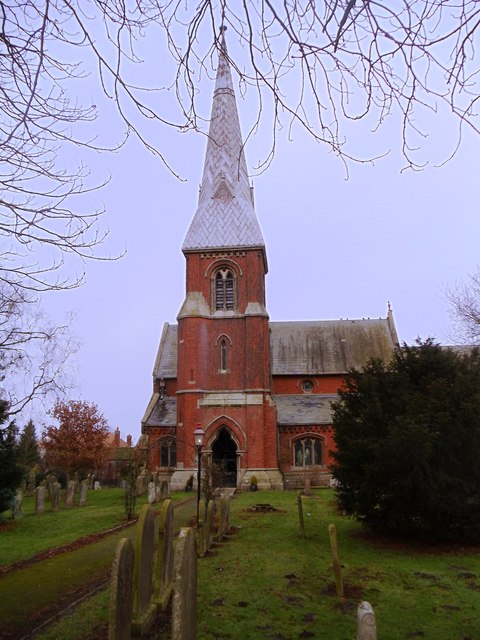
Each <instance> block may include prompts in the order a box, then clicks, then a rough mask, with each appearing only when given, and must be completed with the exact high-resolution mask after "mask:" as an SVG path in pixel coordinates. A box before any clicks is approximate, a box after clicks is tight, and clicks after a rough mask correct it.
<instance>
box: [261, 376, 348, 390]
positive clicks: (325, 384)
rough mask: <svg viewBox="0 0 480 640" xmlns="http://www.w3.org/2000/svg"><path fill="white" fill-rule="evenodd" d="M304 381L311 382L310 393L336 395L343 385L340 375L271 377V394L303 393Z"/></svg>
mask: <svg viewBox="0 0 480 640" xmlns="http://www.w3.org/2000/svg"><path fill="white" fill-rule="evenodd" d="M304 380H311V381H312V382H313V385H314V386H313V390H312V393H331V394H334V393H337V391H338V389H339V388H340V387H341V386H342V384H343V376H341V375H325V376H308V375H305V376H298V375H295V376H278V375H277V376H273V380H272V393H274V394H277V393H278V394H287V393H303V392H302V389H301V384H302V382H303V381H304Z"/></svg>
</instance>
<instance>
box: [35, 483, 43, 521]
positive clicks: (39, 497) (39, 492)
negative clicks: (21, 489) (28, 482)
mask: <svg viewBox="0 0 480 640" xmlns="http://www.w3.org/2000/svg"><path fill="white" fill-rule="evenodd" d="M45 491H46V489H45V487H44V486H43V485H40V486H39V487H37V488H36V489H35V513H36V514H37V515H40V514H41V513H43V511H44V509H45Z"/></svg>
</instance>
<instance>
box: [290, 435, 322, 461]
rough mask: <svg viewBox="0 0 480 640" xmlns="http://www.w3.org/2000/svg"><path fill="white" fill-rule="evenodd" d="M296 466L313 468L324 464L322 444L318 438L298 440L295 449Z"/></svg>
mask: <svg viewBox="0 0 480 640" xmlns="http://www.w3.org/2000/svg"><path fill="white" fill-rule="evenodd" d="M293 455H294V465H295V466H296V467H311V466H314V465H321V464H322V442H321V440H320V439H318V438H305V439H304V440H297V441H296V442H295V445H294V447H293Z"/></svg>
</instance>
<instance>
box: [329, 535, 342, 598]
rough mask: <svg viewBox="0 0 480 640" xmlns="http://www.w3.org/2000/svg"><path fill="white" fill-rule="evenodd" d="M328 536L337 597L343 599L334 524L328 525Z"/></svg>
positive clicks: (340, 568)
mask: <svg viewBox="0 0 480 640" xmlns="http://www.w3.org/2000/svg"><path fill="white" fill-rule="evenodd" d="M328 535H329V537H330V548H331V550H332V561H333V573H334V574H335V587H336V590H337V596H339V597H340V598H343V576H342V566H341V564H340V558H339V557H338V546H337V528H336V526H335V525H334V524H329V525H328Z"/></svg>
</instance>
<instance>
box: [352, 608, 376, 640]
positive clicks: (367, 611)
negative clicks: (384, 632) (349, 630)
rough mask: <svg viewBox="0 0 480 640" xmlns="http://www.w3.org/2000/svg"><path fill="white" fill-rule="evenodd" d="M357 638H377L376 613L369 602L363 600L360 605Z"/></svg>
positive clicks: (374, 639)
mask: <svg viewBox="0 0 480 640" xmlns="http://www.w3.org/2000/svg"><path fill="white" fill-rule="evenodd" d="M357 640H377V624H376V622H375V614H374V613H373V609H372V605H371V604H370V603H369V602H361V603H360V604H359V605H358V609H357Z"/></svg>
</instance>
